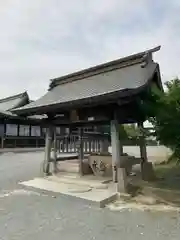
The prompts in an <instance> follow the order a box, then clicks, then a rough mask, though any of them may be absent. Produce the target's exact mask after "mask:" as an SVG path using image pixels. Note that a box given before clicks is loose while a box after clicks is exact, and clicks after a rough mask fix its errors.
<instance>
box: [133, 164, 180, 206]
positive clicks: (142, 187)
mask: <svg viewBox="0 0 180 240" xmlns="http://www.w3.org/2000/svg"><path fill="white" fill-rule="evenodd" d="M154 168H155V173H156V177H157V178H156V180H154V181H152V182H145V181H142V180H141V177H140V173H139V172H136V176H135V177H132V179H131V183H132V184H133V185H134V186H138V187H139V190H138V195H139V196H140V197H137V196H135V199H136V198H137V201H141V197H142V199H143V197H144V199H145V198H146V199H147V198H149V199H151V200H150V201H149V204H155V203H156V204H160V203H163V204H167V205H171V206H175V207H180V166H178V165H175V164H163V165H161V164H160V165H155V167H154Z"/></svg>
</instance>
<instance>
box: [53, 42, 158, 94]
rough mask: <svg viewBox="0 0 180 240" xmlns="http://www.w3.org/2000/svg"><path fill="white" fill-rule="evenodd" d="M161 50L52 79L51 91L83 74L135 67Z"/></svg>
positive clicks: (150, 51)
mask: <svg viewBox="0 0 180 240" xmlns="http://www.w3.org/2000/svg"><path fill="white" fill-rule="evenodd" d="M160 48H161V46H157V47H155V48H152V49H148V50H146V51H143V52H139V53H135V54H131V55H129V56H126V57H122V58H119V59H116V60H113V61H110V62H106V63H103V64H99V65H96V66H93V67H90V68H86V69H83V70H80V71H77V72H74V73H70V74H67V75H64V76H61V77H58V78H54V79H51V80H50V81H51V82H50V85H49V90H51V89H52V88H54V87H56V86H57V85H59V84H61V83H62V84H63V83H65V82H69V81H71V80H72V81H74V80H78V79H79V77H80V76H82V75H83V74H90V75H96V74H99V73H102V72H103V70H104V71H105V69H107V68H108V67H115V66H116V65H118V64H122V66H120V67H125V66H126V65H128V66H129V65H133V64H134V62H135V61H136V60H139V61H140V60H142V61H144V60H145V59H144V57H146V56H147V54H152V53H153V52H157V51H159V50H160ZM95 71H99V73H96V74H95V73H93V72H95Z"/></svg>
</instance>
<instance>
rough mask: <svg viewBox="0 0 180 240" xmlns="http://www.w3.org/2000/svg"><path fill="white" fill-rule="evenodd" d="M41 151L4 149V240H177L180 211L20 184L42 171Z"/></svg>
mask: <svg viewBox="0 0 180 240" xmlns="http://www.w3.org/2000/svg"><path fill="white" fill-rule="evenodd" d="M42 159H43V153H42V152H34V153H21V154H6V153H5V154H2V155H0V239H1V240H24V239H26V240H32V239H38V240H46V239H47V240H49V239H51V240H55V239H67V240H72V239H73V240H84V239H87V240H92V239H98V240H109V239H113V240H116V239H118V240H119V239H127V240H130V239H146V240H152V239H156V240H169V239H172V240H178V239H179V236H180V228H179V226H180V216H179V214H178V213H176V212H168V213H167V212H149V211H138V210H135V209H134V210H133V209H124V210H120V211H111V210H109V209H99V208H96V207H93V206H91V207H90V206H88V205H86V204H83V203H82V202H79V201H76V200H75V199H74V200H72V199H70V198H68V197H63V196H61V195H59V194H56V193H52V192H48V191H38V190H36V189H34V188H32V189H31V188H26V187H24V186H21V185H19V184H18V183H19V182H20V181H28V180H30V179H33V178H35V177H38V176H39V166H40V163H41V161H42Z"/></svg>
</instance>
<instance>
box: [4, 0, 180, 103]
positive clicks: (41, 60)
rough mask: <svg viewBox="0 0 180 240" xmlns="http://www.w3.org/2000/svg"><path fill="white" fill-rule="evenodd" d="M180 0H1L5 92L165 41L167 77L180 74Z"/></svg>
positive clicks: (38, 87)
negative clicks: (155, 0)
mask: <svg viewBox="0 0 180 240" xmlns="http://www.w3.org/2000/svg"><path fill="white" fill-rule="evenodd" d="M179 11H180V4H179V1H178V0H174V1H168V0H164V1H163V0H160V1H157V3H154V1H153V4H152V1H151V0H139V1H138V0H137V1H132V0H121V1H119V0H111V1H110V0H76V1H72V0H66V1H62V0H31V1H29V0H6V1H4V0H0V39H1V44H0V86H1V87H0V96H2V97H4V96H7V95H11V94H14V93H18V92H21V91H23V90H25V89H27V90H28V92H29V93H30V95H31V97H32V98H33V99H34V98H38V97H39V96H41V95H42V94H43V93H44V92H46V90H47V88H48V84H49V79H50V78H53V77H58V76H61V75H63V74H65V73H68V72H72V71H74V70H78V69H82V68H85V67H89V66H91V65H94V64H98V63H102V62H104V61H108V60H112V59H114V58H118V57H122V56H125V55H128V54H131V53H134V52H137V51H142V50H144V49H147V48H150V47H154V46H156V45H159V44H161V45H162V49H161V51H160V52H158V53H157V54H156V55H155V59H156V60H157V61H158V62H159V63H160V66H161V71H162V75H163V79H164V80H167V79H169V78H172V77H174V76H177V75H180V68H179V62H180V27H179V26H180V20H179Z"/></svg>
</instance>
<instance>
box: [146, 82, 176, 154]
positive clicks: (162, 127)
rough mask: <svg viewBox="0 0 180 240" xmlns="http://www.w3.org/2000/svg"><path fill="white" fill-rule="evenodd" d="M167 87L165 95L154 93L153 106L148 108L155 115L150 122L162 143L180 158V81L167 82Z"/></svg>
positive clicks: (150, 105)
mask: <svg viewBox="0 0 180 240" xmlns="http://www.w3.org/2000/svg"><path fill="white" fill-rule="evenodd" d="M165 87H166V91H165V92H164V93H160V92H157V91H154V93H153V96H152V97H153V104H149V105H148V107H147V109H148V111H150V112H151V114H150V115H151V116H152V115H153V117H150V118H149V120H150V122H151V123H152V124H153V126H154V128H155V131H156V135H157V139H158V140H159V141H160V143H162V144H164V145H165V146H167V147H170V148H171V149H172V150H173V152H174V154H175V155H176V157H178V158H180V79H178V78H176V79H173V80H171V81H168V82H166V83H165Z"/></svg>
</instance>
